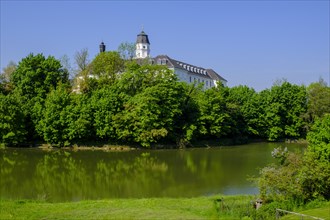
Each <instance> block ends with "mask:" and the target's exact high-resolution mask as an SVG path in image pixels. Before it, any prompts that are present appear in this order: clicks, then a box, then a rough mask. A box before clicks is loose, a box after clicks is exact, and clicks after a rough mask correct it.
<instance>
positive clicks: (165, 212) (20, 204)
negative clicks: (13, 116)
mask: <svg viewBox="0 0 330 220" xmlns="http://www.w3.org/2000/svg"><path fill="white" fill-rule="evenodd" d="M254 199H256V198H255V197H254V196H251V195H250V196H249V195H243V196H220V195H219V196H210V197H196V198H148V199H108V200H87V201H78V202H63V203H51V202H46V201H35V200H33V201H30V200H0V219H275V213H274V215H273V214H272V213H270V215H266V216H268V217H266V218H265V217H262V215H260V214H262V212H261V213H259V211H256V210H255V209H254V208H253V207H252V205H251V200H254ZM318 206H319V207H317V208H316V207H311V208H310V209H308V210H304V211H297V212H299V213H302V214H306V215H310V216H315V217H319V218H324V219H327V220H330V217H329V216H330V202H324V203H322V204H321V203H320V204H319V205H318ZM265 208H266V207H265ZM305 208H306V207H305ZM281 219H301V218H300V216H295V215H286V216H283V217H282V218H281ZM304 219H309V218H304Z"/></svg>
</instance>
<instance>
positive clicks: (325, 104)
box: [305, 79, 330, 124]
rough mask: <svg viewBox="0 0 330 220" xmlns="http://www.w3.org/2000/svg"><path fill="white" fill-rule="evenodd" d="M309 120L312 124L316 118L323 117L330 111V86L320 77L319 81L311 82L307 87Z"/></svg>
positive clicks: (307, 116)
mask: <svg viewBox="0 0 330 220" xmlns="http://www.w3.org/2000/svg"><path fill="white" fill-rule="evenodd" d="M307 95H308V99H307V104H308V108H307V114H306V117H305V118H306V119H307V121H308V122H309V123H310V124H312V123H313V122H314V120H315V119H317V118H321V117H322V116H323V115H324V114H326V113H330V98H329V97H330V87H329V86H327V83H326V82H325V81H324V80H323V79H320V81H319V82H316V83H311V84H310V85H309V86H308V87H307Z"/></svg>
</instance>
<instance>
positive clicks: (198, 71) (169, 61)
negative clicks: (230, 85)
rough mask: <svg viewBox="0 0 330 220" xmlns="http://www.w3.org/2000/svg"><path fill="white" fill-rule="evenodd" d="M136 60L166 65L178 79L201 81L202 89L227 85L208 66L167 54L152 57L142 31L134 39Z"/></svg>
mask: <svg viewBox="0 0 330 220" xmlns="http://www.w3.org/2000/svg"><path fill="white" fill-rule="evenodd" d="M135 51H136V53H135V54H136V56H135V59H136V60H141V59H143V60H146V59H148V60H149V61H148V62H149V63H152V64H156V65H166V66H167V67H168V68H169V69H171V70H173V72H174V74H176V75H177V76H178V79H179V80H180V81H183V82H186V83H203V84H204V89H208V88H212V87H216V86H217V85H218V83H219V82H220V83H222V84H223V85H227V80H226V79H224V78H223V77H221V76H220V75H219V74H218V73H217V72H215V71H214V70H213V69H210V68H203V67H198V66H195V65H191V64H188V63H185V62H182V61H178V60H175V59H173V58H170V57H169V56H167V55H158V56H156V57H154V58H151V56H150V41H149V38H148V35H147V34H146V33H145V32H144V31H142V32H141V33H140V34H138V35H137V39H136V49H135Z"/></svg>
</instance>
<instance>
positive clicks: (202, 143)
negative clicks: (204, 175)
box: [0, 138, 308, 151]
mask: <svg viewBox="0 0 330 220" xmlns="http://www.w3.org/2000/svg"><path fill="white" fill-rule="evenodd" d="M252 143H286V144H293V143H294V144H306V145H307V144H308V142H307V141H306V139H281V140H278V141H276V142H269V141H267V140H266V139H248V138H221V139H211V140H199V141H194V142H192V143H190V144H189V145H187V146H185V147H184V148H212V147H222V146H237V145H244V144H252ZM6 147H7V146H5V145H4V144H0V149H1V148H2V149H4V148H6ZM15 147H18V148H20V147H21V148H37V149H42V150H53V149H64V150H73V151H78V150H101V151H130V150H139V149H153V150H159V149H180V148H182V146H181V147H179V146H177V145H175V144H168V143H165V144H153V145H151V146H150V148H144V147H141V146H139V145H134V144H112V143H108V142H95V141H92V142H84V143H75V144H72V145H70V146H66V147H61V148H59V147H56V146H53V145H51V144H46V143H33V144H26V145H20V146H15Z"/></svg>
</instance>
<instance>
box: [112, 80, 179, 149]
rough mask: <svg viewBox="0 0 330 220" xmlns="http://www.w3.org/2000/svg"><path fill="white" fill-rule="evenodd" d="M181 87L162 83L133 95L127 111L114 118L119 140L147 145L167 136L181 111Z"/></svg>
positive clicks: (126, 108)
mask: <svg viewBox="0 0 330 220" xmlns="http://www.w3.org/2000/svg"><path fill="white" fill-rule="evenodd" d="M182 92H183V91H182V87H180V86H179V85H178V84H177V83H175V82H174V83H169V82H164V83H159V84H156V85H154V86H152V87H148V88H146V89H145V90H143V92H141V93H139V94H137V95H135V96H133V97H132V98H131V99H130V100H129V101H128V102H127V103H126V104H125V110H124V111H122V112H121V113H119V114H117V115H116V116H115V117H114V120H115V128H116V131H117V134H118V137H119V139H120V140H129V141H132V142H135V143H138V144H140V145H142V146H144V147H150V144H151V143H156V142H157V141H159V140H161V139H164V138H165V137H167V136H168V134H169V133H170V132H172V131H173V128H174V126H175V125H174V123H175V121H174V120H175V119H176V118H177V117H179V116H180V115H181V114H182V111H181V109H180V107H181V102H182V100H181V95H180V94H182Z"/></svg>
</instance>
